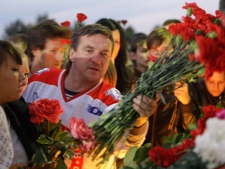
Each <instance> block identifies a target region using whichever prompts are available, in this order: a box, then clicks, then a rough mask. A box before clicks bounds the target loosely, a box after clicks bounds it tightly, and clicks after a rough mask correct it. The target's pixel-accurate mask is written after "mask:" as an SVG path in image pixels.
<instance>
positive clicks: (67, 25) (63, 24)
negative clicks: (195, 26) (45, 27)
mask: <svg viewBox="0 0 225 169" xmlns="http://www.w3.org/2000/svg"><path fill="white" fill-rule="evenodd" d="M61 25H62V26H65V27H69V26H70V21H65V22H62V23H61Z"/></svg>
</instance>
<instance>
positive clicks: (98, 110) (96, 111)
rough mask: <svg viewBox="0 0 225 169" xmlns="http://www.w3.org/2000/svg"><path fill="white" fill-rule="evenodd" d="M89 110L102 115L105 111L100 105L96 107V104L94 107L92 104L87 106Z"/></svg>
mask: <svg viewBox="0 0 225 169" xmlns="http://www.w3.org/2000/svg"><path fill="white" fill-rule="evenodd" d="M87 111H88V112H89V113H91V114H94V115H96V116H101V115H102V113H103V112H102V111H101V110H100V109H99V108H98V107H94V106H93V107H92V106H91V105H90V104H89V105H88V107H87Z"/></svg>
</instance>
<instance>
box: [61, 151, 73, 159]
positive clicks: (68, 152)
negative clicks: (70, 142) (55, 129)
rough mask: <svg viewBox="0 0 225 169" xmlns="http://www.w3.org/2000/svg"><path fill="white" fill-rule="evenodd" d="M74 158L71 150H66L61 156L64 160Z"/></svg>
mask: <svg viewBox="0 0 225 169" xmlns="http://www.w3.org/2000/svg"><path fill="white" fill-rule="evenodd" d="M73 156H74V151H73V150H71V149H66V151H65V153H64V154H63V157H64V158H68V159H72V157H73Z"/></svg>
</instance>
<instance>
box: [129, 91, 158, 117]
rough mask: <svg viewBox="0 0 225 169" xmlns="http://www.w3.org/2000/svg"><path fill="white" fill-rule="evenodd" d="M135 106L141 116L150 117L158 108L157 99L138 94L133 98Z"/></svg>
mask: <svg viewBox="0 0 225 169" xmlns="http://www.w3.org/2000/svg"><path fill="white" fill-rule="evenodd" d="M133 108H134V109H135V110H136V111H137V112H138V114H139V115H140V117H147V118H148V117H150V116H151V115H152V114H153V113H154V111H155V110H156V108H157V100H153V99H150V98H148V97H147V96H144V95H138V96H137V97H135V98H134V99H133Z"/></svg>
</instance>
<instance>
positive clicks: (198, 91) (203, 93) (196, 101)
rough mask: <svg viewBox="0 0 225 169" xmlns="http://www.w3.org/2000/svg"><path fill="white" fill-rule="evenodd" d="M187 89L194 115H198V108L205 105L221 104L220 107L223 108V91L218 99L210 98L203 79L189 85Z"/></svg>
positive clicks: (224, 94)
mask: <svg viewBox="0 0 225 169" xmlns="http://www.w3.org/2000/svg"><path fill="white" fill-rule="evenodd" d="M188 88H189V94H190V97H191V100H192V104H193V105H192V106H193V109H191V110H192V112H194V113H195V114H197V115H199V114H200V113H201V111H200V108H201V107H203V106H207V105H215V106H216V105H218V104H221V106H222V107H225V91H224V92H223V93H222V94H221V95H220V96H218V97H214V96H212V95H211V94H210V93H209V92H208V90H207V87H206V84H205V81H204V79H202V78H200V79H198V80H197V82H196V83H189V84H188Z"/></svg>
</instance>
